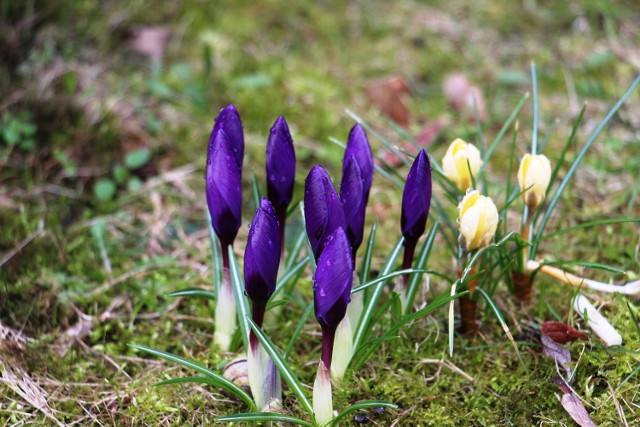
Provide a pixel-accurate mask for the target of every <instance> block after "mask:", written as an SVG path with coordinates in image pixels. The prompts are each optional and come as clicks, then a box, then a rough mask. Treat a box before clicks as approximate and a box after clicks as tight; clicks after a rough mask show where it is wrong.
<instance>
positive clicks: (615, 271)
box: [542, 260, 626, 274]
mask: <svg viewBox="0 0 640 427" xmlns="http://www.w3.org/2000/svg"><path fill="white" fill-rule="evenodd" d="M542 265H557V266H564V265H577V266H579V267H584V268H593V269H595V270H602V271H606V272H608V273H613V274H626V271H624V270H621V269H619V268H615V267H611V266H610V265H606V264H602V263H599V262H593V261H580V260H571V261H547V262H544V263H542Z"/></svg>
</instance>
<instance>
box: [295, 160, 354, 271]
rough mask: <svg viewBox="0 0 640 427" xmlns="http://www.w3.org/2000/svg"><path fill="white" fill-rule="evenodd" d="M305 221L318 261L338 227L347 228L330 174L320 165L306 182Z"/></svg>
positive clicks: (312, 248) (308, 176) (312, 171)
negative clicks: (329, 238)
mask: <svg viewBox="0 0 640 427" xmlns="http://www.w3.org/2000/svg"><path fill="white" fill-rule="evenodd" d="M304 219H305V226H306V229H307V236H308V237H309V243H310V244H311V250H312V251H313V255H314V257H315V259H316V261H317V260H318V258H319V257H320V254H321V253H322V251H323V249H324V246H325V245H326V243H327V239H328V237H329V236H330V235H331V234H332V233H333V232H334V231H335V230H336V229H337V228H338V227H342V228H346V225H345V220H344V212H343V210H342V203H341V202H340V199H339V198H338V194H337V193H336V190H335V188H334V187H333V182H332V181H331V178H330V177H329V174H327V171H325V170H324V168H323V167H322V166H320V165H316V166H314V167H313V168H312V169H311V171H310V172H309V175H307V179H306V180H305V184H304ZM349 258H351V255H349Z"/></svg>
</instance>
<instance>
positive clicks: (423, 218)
mask: <svg viewBox="0 0 640 427" xmlns="http://www.w3.org/2000/svg"><path fill="white" fill-rule="evenodd" d="M430 206H431V165H430V163H429V156H427V153H426V152H425V151H424V149H422V150H420V153H418V156H417V157H416V158H415V160H414V161H413V165H411V169H410V170H409V175H408V176H407V181H406V182H405V184H404V192H403V193H402V214H401V219H400V225H401V227H402V235H403V236H404V257H403V260H402V268H403V269H407V268H411V265H412V264H413V255H414V253H415V249H416V245H417V244H418V239H420V236H422V234H423V233H424V229H425V227H426V224H427V217H428V216H429V207H430ZM408 280H409V276H408V275H405V276H404V277H403V281H404V287H405V289H406V285H407V282H408Z"/></svg>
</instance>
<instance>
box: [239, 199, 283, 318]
mask: <svg viewBox="0 0 640 427" xmlns="http://www.w3.org/2000/svg"><path fill="white" fill-rule="evenodd" d="M280 245H281V241H280V229H279V228H278V220H277V219H276V214H275V212H274V210H273V207H272V206H271V203H270V202H269V200H267V199H266V198H265V197H263V198H262V200H261V201H260V207H259V208H258V209H257V210H256V214H255V216H254V217H253V222H252V223H251V228H250V230H249V238H248V239H247V247H246V249H245V251H244V284H245V290H246V292H247V296H248V297H249V299H250V300H251V302H252V306H253V320H254V322H256V324H257V325H258V326H262V320H263V318H264V311H265V308H266V305H267V301H268V300H269V298H270V297H271V295H272V294H273V292H274V291H275V290H276V280H277V278H278V266H279V264H280Z"/></svg>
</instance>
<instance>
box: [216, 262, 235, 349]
mask: <svg viewBox="0 0 640 427" xmlns="http://www.w3.org/2000/svg"><path fill="white" fill-rule="evenodd" d="M222 277H223V279H222V283H221V284H220V295H218V299H217V300H216V312H215V317H216V318H215V321H216V324H215V328H216V331H215V333H214V334H213V341H214V342H215V343H216V344H217V345H218V347H219V348H220V350H222V351H228V350H229V347H230V346H231V338H232V337H233V334H234V332H235V331H236V302H235V296H234V295H233V288H232V286H231V278H230V275H229V272H228V270H227V271H225V272H224V274H223V275H222Z"/></svg>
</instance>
